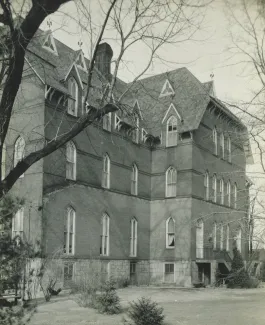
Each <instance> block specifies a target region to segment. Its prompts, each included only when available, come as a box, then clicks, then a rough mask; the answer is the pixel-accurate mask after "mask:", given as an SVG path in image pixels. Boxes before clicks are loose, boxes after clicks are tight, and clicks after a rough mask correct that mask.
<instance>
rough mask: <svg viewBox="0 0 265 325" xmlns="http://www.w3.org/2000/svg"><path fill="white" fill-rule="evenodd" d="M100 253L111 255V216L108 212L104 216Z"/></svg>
mask: <svg viewBox="0 0 265 325" xmlns="http://www.w3.org/2000/svg"><path fill="white" fill-rule="evenodd" d="M100 255H103V256H108V255H109V216H108V215H107V214H104V215H103V217H102V234H101V245H100Z"/></svg>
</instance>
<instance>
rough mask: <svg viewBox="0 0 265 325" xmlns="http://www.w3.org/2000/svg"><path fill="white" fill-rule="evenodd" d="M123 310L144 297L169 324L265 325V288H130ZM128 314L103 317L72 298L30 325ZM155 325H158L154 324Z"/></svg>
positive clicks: (64, 324)
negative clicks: (164, 316) (161, 311)
mask: <svg viewBox="0 0 265 325" xmlns="http://www.w3.org/2000/svg"><path fill="white" fill-rule="evenodd" d="M118 294H119V296H120V298H121V304H122V307H123V308H124V309H125V310H126V308H127V307H128V303H129V302H130V301H133V300H136V299H138V298H140V297H142V296H145V297H151V298H152V300H154V301H156V302H158V303H159V304H160V305H161V306H162V307H163V308H164V312H165V315H166V323H167V324H169V325H221V324H222V325H223V324H225V325H237V324H240V325H250V324H251V325H264V324H265V308H264V307H265V288H259V289H249V290H244V289H242V290H241V289H233V290H232V289H173V288H171V289H166V288H138V287H133V288H126V289H120V290H118ZM124 316H125V313H123V314H120V315H113V316H112V315H111V316H109V315H101V314H98V313H97V312H96V311H95V310H93V309H90V308H82V307H79V306H78V305H77V304H76V302H75V301H73V300H72V299H71V296H70V297H66V298H61V299H60V300H58V301H56V302H53V301H51V302H50V303H45V304H41V305H39V306H38V308H37V313H36V314H35V315H34V317H33V318H32V320H31V324H30V325H48V324H49V325H68V324H73V325H74V324H77V325H81V324H84V325H85V324H89V325H92V324H96V325H120V324H122V318H123V317H124ZM154 325H155V324H154Z"/></svg>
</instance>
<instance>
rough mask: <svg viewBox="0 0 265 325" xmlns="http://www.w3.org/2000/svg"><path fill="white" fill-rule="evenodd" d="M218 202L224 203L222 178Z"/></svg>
mask: <svg viewBox="0 0 265 325" xmlns="http://www.w3.org/2000/svg"><path fill="white" fill-rule="evenodd" d="M220 203H221V204H224V180H223V179H222V178H221V179H220Z"/></svg>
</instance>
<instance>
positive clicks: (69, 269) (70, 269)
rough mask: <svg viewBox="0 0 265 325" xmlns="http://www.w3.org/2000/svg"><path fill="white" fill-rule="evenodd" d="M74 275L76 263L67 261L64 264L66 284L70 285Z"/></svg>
mask: <svg viewBox="0 0 265 325" xmlns="http://www.w3.org/2000/svg"><path fill="white" fill-rule="evenodd" d="M73 276H74V263H71V262H66V263H65V264H64V272H63V279H64V286H69V285H70V283H71V281H72V280H73Z"/></svg>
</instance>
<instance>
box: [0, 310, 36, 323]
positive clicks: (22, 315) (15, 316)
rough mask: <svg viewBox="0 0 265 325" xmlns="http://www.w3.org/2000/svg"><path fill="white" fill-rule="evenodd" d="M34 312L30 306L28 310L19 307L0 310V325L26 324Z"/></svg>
mask: <svg viewBox="0 0 265 325" xmlns="http://www.w3.org/2000/svg"><path fill="white" fill-rule="evenodd" d="M35 310H36V306H35V305H32V306H30V307H28V308H24V307H21V306H15V307H3V308H0V324H5V325H25V324H28V323H29V321H30V319H31V317H32V316H33V314H34V312H35Z"/></svg>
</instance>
